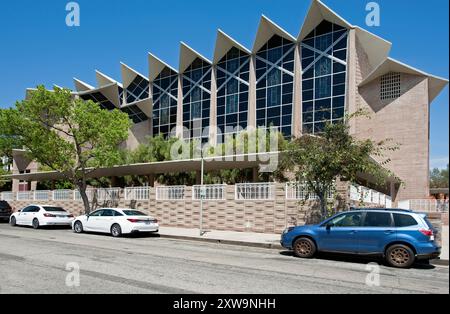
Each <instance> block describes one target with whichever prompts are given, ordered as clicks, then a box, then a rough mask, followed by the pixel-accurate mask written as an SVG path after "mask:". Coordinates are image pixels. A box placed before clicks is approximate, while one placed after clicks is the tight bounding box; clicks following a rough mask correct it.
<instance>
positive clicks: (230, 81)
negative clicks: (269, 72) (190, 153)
mask: <svg viewBox="0 0 450 314" xmlns="http://www.w3.org/2000/svg"><path fill="white" fill-rule="evenodd" d="M249 67H250V57H249V55H248V54H247V53H245V52H243V51H242V50H239V49H237V48H236V47H233V48H231V49H230V50H229V51H228V53H227V54H226V55H225V56H224V57H223V58H222V59H221V60H220V61H219V63H218V64H217V127H218V129H219V133H220V132H222V134H230V133H235V130H237V128H238V126H239V127H240V128H242V129H246V128H247V123H248V86H249V83H248V82H249ZM222 134H218V136H219V142H221V141H220V139H221V138H222Z"/></svg>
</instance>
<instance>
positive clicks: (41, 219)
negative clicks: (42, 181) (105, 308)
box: [9, 205, 74, 229]
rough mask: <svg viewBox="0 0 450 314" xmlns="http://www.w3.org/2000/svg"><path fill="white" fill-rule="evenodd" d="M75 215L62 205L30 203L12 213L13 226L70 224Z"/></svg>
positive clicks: (34, 226) (10, 220) (35, 226)
mask: <svg viewBox="0 0 450 314" xmlns="http://www.w3.org/2000/svg"><path fill="white" fill-rule="evenodd" d="M73 220H74V216H73V215H72V214H70V213H68V212H67V211H65V210H64V209H63V208H61V207H57V206H51V205H29V206H27V207H25V208H23V209H21V210H19V211H18V212H16V213H14V214H12V215H11V217H10V218H9V223H10V224H11V226H32V227H33V228H34V229H38V228H39V227H42V226H70V225H71V224H72V221H73Z"/></svg>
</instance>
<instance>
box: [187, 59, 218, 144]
mask: <svg viewBox="0 0 450 314" xmlns="http://www.w3.org/2000/svg"><path fill="white" fill-rule="evenodd" d="M211 70H212V67H211V64H209V63H208V62H205V61H204V60H202V59H200V58H197V59H195V60H194V61H193V62H192V64H191V65H190V66H189V67H188V68H187V69H186V71H185V72H184V73H183V84H182V85H183V126H184V128H186V129H187V130H188V131H187V132H186V130H185V131H184V132H183V137H184V138H185V139H191V138H201V139H202V141H203V142H206V141H208V139H209V135H208V134H203V131H204V130H205V129H206V128H209V117H210V107H211Z"/></svg>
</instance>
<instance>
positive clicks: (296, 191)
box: [285, 182, 333, 201]
mask: <svg viewBox="0 0 450 314" xmlns="http://www.w3.org/2000/svg"><path fill="white" fill-rule="evenodd" d="M285 189H286V199H287V200H301V201H305V200H317V199H318V197H317V195H316V194H315V193H314V192H313V191H311V189H310V188H309V187H308V185H307V184H306V183H301V182H288V183H286V188H285ZM332 198H333V191H328V192H327V199H332Z"/></svg>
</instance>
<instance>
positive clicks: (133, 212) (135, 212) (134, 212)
mask: <svg viewBox="0 0 450 314" xmlns="http://www.w3.org/2000/svg"><path fill="white" fill-rule="evenodd" d="M123 213H124V214H125V215H127V216H147V215H146V214H144V213H143V212H140V211H138V210H124V211H123Z"/></svg>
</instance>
